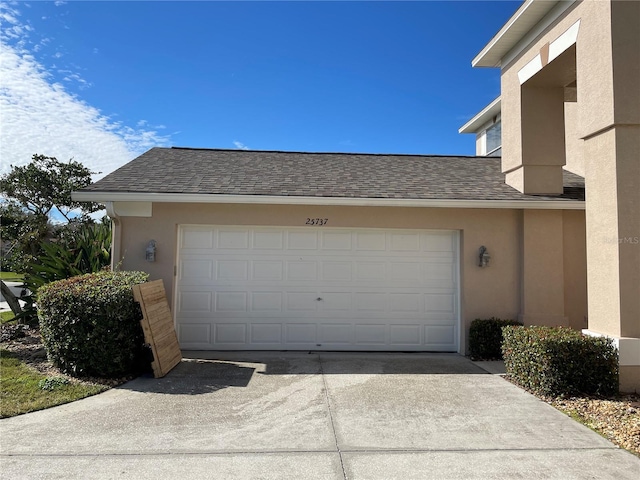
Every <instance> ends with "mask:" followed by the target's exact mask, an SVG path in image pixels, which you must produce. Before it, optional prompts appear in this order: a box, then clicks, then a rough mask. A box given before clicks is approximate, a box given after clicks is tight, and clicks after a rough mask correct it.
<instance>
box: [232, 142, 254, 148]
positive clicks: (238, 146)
mask: <svg viewBox="0 0 640 480" xmlns="http://www.w3.org/2000/svg"><path fill="white" fill-rule="evenodd" d="M233 144H234V145H235V146H236V148H237V149H239V150H250V149H249V147H247V146H246V145H245V144H244V143H242V142H239V141H237V140H234V141H233Z"/></svg>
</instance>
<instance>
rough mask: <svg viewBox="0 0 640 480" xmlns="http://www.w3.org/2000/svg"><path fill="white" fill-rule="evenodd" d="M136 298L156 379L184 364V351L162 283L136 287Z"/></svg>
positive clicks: (155, 282) (134, 295)
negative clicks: (179, 341) (182, 361)
mask: <svg viewBox="0 0 640 480" xmlns="http://www.w3.org/2000/svg"><path fill="white" fill-rule="evenodd" d="M133 298H134V299H135V300H136V302H138V303H139V304H140V308H141V310H142V320H141V321H140V323H141V324H142V330H143V332H144V338H145V342H146V343H148V344H149V346H150V347H151V351H152V352H153V361H152V362H151V367H152V368H153V376H154V377H155V378H160V377H164V376H165V375H166V374H167V373H169V372H170V371H171V369H172V368H173V367H175V366H176V365H178V364H179V363H180V361H181V360H182V352H181V351H180V344H179V343H178V336H177V335H176V330H175V328H174V326H173V318H172V317H171V310H169V303H168V302H167V296H166V293H165V291H164V284H163V283H162V280H155V281H153V282H148V283H142V284H140V285H134V287H133Z"/></svg>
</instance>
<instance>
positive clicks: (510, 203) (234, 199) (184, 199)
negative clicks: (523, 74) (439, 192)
mask: <svg viewBox="0 0 640 480" xmlns="http://www.w3.org/2000/svg"><path fill="white" fill-rule="evenodd" d="M72 198H73V200H75V201H79V202H98V203H106V202H152V203H153V202H156V203H236V204H270V205H338V206H352V207H423V208H502V209H540V210H584V208H585V202H584V201H581V200H564V199H557V200H555V199H549V200H546V199H539V200H527V199H523V200H462V199H430V198H429V199H420V198H416V199H412V198H354V197H304V196H275V195H213V194H188V193H139V192H88V191H78V192H73V194H72Z"/></svg>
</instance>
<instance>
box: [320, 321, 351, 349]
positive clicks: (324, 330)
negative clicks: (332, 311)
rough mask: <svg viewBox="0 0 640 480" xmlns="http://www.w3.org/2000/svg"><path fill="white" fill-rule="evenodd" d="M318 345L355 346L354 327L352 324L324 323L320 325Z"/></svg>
mask: <svg viewBox="0 0 640 480" xmlns="http://www.w3.org/2000/svg"><path fill="white" fill-rule="evenodd" d="M318 329H319V335H318V343H320V344H322V345H325V344H331V345H351V344H353V325H352V324H350V323H329V322H322V323H320V324H319V325H318Z"/></svg>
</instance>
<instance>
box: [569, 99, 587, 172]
mask: <svg viewBox="0 0 640 480" xmlns="http://www.w3.org/2000/svg"><path fill="white" fill-rule="evenodd" d="M564 130H565V136H564V142H565V146H566V165H565V167H564V168H565V170H568V171H570V172H573V173H575V174H576V175H580V176H581V177H584V176H585V168H584V149H583V146H584V140H582V139H581V138H580V136H579V135H578V104H577V103H576V102H565V103H564Z"/></svg>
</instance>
